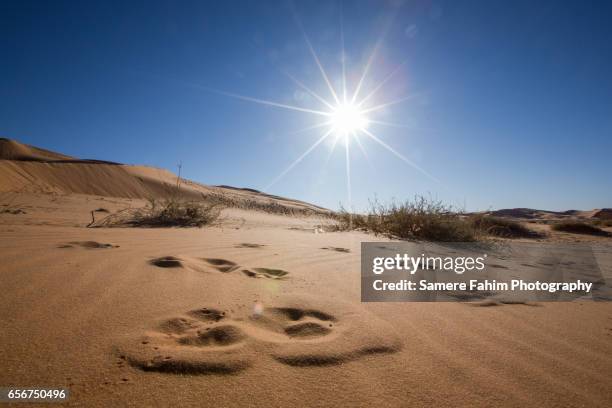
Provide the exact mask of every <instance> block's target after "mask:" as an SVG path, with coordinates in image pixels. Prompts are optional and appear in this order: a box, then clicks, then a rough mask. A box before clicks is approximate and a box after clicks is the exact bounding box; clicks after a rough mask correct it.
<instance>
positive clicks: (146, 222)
mask: <svg viewBox="0 0 612 408" xmlns="http://www.w3.org/2000/svg"><path fill="white" fill-rule="evenodd" d="M218 216H219V210H218V208H217V206H216V205H214V204H206V203H202V202H197V201H184V200H180V199H176V198H172V199H167V200H163V201H160V202H158V201H156V200H153V199H151V200H149V205H148V206H147V207H146V208H145V209H142V210H139V211H136V212H135V213H134V214H133V215H132V217H131V219H129V220H127V222H126V223H127V224H129V225H132V226H139V227H201V226H203V225H207V224H210V223H212V222H213V221H214V220H216V219H217V217H218Z"/></svg>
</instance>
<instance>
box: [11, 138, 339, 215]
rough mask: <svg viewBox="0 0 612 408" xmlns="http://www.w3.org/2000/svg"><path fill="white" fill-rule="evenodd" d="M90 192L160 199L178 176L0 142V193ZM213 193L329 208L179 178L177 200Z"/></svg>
mask: <svg viewBox="0 0 612 408" xmlns="http://www.w3.org/2000/svg"><path fill="white" fill-rule="evenodd" d="M9 191H10V192H31V193H62V194H70V193H75V194H91V195H100V196H108V197H122V198H152V197H154V198H164V197H169V196H172V195H176V194H177V176H176V175H175V174H174V173H172V172H170V171H168V170H164V169H160V168H155V167H149V166H133V165H126V164H120V163H114V162H109V161H101V160H81V159H77V158H74V157H71V156H67V155H64V154H60V153H55V152H52V151H49V150H45V149H40V148H38V147H34V146H30V145H26V144H23V143H20V142H18V141H15V140H11V139H6V138H0V192H9ZM213 194H216V195H217V196H219V195H223V198H224V199H226V200H227V201H232V200H234V201H249V202H253V203H256V204H258V205H259V206H263V205H267V204H269V203H273V204H274V205H278V206H284V207H286V208H288V209H296V210H298V211H300V210H303V211H308V210H311V211H313V212H328V210H326V209H324V208H321V207H318V206H315V205H311V204H308V203H304V202H301V201H298V200H291V199H287V198H283V197H279V196H274V195H269V194H265V193H263V192H260V191H258V190H254V189H248V188H236V187H230V186H218V187H217V186H207V185H204V184H200V183H196V182H193V181H189V180H185V179H181V183H180V196H181V197H183V198H185V199H197V200H200V199H202V198H203V197H206V196H210V195H213Z"/></svg>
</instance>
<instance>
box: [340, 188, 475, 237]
mask: <svg viewBox="0 0 612 408" xmlns="http://www.w3.org/2000/svg"><path fill="white" fill-rule="evenodd" d="M335 218H336V220H337V222H338V225H339V227H338V228H339V229H364V230H367V231H371V232H374V233H376V234H386V235H389V236H392V237H397V238H403V239H423V240H427V241H444V242H466V241H474V240H476V239H477V231H476V230H475V229H474V228H473V227H472V226H471V225H470V224H469V223H468V222H466V221H465V220H464V219H463V218H462V217H461V215H460V214H458V213H457V212H455V211H453V210H452V208H451V207H447V206H445V205H444V204H443V203H442V202H440V201H436V200H433V199H430V198H426V197H422V196H417V197H415V198H414V200H412V201H410V200H408V201H405V202H403V203H395V202H393V203H391V204H389V205H384V204H380V203H378V202H377V201H374V202H371V203H370V209H369V211H368V212H367V213H366V214H351V213H350V212H348V211H346V210H345V209H343V208H341V210H340V211H339V212H338V213H337V214H336V216H335Z"/></svg>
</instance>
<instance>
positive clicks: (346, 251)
mask: <svg viewBox="0 0 612 408" xmlns="http://www.w3.org/2000/svg"><path fill="white" fill-rule="evenodd" d="M321 249H326V250H328V251H336V252H344V253H349V252H351V250H350V249H348V248H340V247H323V248H321Z"/></svg>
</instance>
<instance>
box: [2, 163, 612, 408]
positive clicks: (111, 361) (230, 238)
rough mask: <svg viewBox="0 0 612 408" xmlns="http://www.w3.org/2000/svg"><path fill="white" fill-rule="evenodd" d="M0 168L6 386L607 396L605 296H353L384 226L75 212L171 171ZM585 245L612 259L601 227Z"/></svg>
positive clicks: (427, 396) (534, 398) (129, 196)
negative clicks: (390, 299) (108, 222)
mask: <svg viewBox="0 0 612 408" xmlns="http://www.w3.org/2000/svg"><path fill="white" fill-rule="evenodd" d="M49 157H50V156H49ZM60 160H64V159H63V158H62V159H60ZM0 174H1V175H2V178H0V186H1V187H2V188H1V190H2V191H4V193H3V194H2V195H0V200H2V201H1V202H0V205H2V204H10V205H11V206H18V208H20V209H23V213H15V214H13V213H2V214H0V254H1V255H2V266H1V267H0V286H1V287H2V289H3V295H2V297H0V310H1V311H2V313H1V314H0V325H1V327H2V330H1V331H0V350H2V370H0V384H2V385H4V386H20V387H23V386H33V385H45V386H48V387H51V386H57V387H69V388H70V390H71V399H70V401H69V402H68V403H67V404H66V405H68V406H88V407H108V406H206V407H225V406H256V407H286V406H308V407H316V406H381V407H406V406H442V407H457V406H487V407H490V406H504V407H524V406H538V407H558V406H572V407H578V406H587V405H588V406H598V407H609V406H611V405H612V386H611V384H612V304H610V303H609V302H588V301H576V302H571V303H535V304H531V305H525V304H520V303H518V304H504V303H494V304H486V303H484V302H479V303H473V304H467V303H361V302H360V283H361V282H360V272H359V264H360V243H361V242H362V241H383V240H384V239H383V238H381V237H375V236H372V235H367V234H365V233H361V232H346V233H340V232H333V233H321V232H320V229H319V228H318V225H320V223H321V222H323V220H322V219H321V218H318V217H316V216H308V217H306V216H293V217H287V216H281V215H276V214H269V213H265V212H261V211H250V210H244V209H238V208H230V209H225V210H224V211H223V213H222V216H221V219H220V222H219V223H218V224H216V225H214V226H210V227H206V228H202V229H198V228H188V229H178V228H156V229H150V228H93V229H92V228H85V225H86V224H87V223H88V222H89V219H90V217H91V211H93V210H95V209H104V210H106V211H108V212H109V213H112V212H115V211H118V210H119V209H121V208H125V207H127V206H139V205H143V204H144V200H143V199H142V197H144V196H145V195H146V194H160V195H162V196H163V194H165V193H166V192H167V191H168V190H166V189H169V188H172V185H173V181H175V177H174V175H172V174H171V173H169V172H164V171H161V170H159V171H158V170H156V169H151V168H147V167H133V166H123V165H111V164H101V163H96V164H93V163H76V162H70V163H56V162H53V161H36V162H32V161H24V160H20V161H17V160H0ZM139 177H140V178H142V179H143V180H140V179H139ZM188 188H189V189H193V191H195V192H198V193H199V192H200V191H204V192H206V191H208V190H206V189H208V188H210V189H216V188H218V187H208V186H201V185H198V184H195V183H194V184H189V185H186V186H185V190H186V191H187V189H188ZM200 189H202V190H200ZM7 190H13V191H7ZM226 190H228V191H229V190H232V191H233V194H239V195H241V197H249V198H253V197H255V199H265V200H278V201H277V202H279V203H283V205H296V206H298V205H306V204H300V203H299V202H293V201H292V200H288V199H282V198H278V199H276V198H273V197H272V196H265V195H260V194H261V193H258V192H256V191H250V190H244V189H226ZM94 194H95V195H94ZM186 194H187V193H186ZM194 194H195V193H194ZM292 203H295V204H292ZM312 208H316V207H314V206H313V207H312ZM593 254H594V257H595V259H596V262H597V263H598V265H599V267H600V268H601V269H602V270H603V269H605V270H606V271H608V272H607V273H610V271H612V245H610V242H609V240H608V241H604V240H603V239H599V240H594V241H593ZM484 306H489V307H484Z"/></svg>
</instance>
